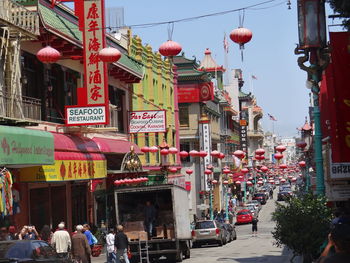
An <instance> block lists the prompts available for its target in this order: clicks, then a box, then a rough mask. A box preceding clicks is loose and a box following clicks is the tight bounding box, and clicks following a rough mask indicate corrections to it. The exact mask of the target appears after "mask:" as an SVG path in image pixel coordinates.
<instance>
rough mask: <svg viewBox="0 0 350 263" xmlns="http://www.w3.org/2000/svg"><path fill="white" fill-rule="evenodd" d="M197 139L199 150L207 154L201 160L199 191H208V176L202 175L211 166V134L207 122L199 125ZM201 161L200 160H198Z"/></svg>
mask: <svg viewBox="0 0 350 263" xmlns="http://www.w3.org/2000/svg"><path fill="white" fill-rule="evenodd" d="M199 137H200V139H199V140H200V150H201V151H205V152H207V153H208V155H207V156H205V157H204V158H203V159H204V160H203V161H202V160H201V165H200V170H201V190H206V191H208V190H209V188H208V185H207V180H208V178H207V177H208V175H206V174H204V171H205V169H206V168H207V167H208V165H209V164H211V155H210V153H211V132H210V125H209V121H203V122H200V123H199ZM200 159H202V158H200Z"/></svg>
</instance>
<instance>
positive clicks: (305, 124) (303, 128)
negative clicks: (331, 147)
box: [299, 118, 312, 131]
mask: <svg viewBox="0 0 350 263" xmlns="http://www.w3.org/2000/svg"><path fill="white" fill-rule="evenodd" d="M299 130H300V131H311V130H312V127H311V125H310V124H309V122H308V121H307V118H305V123H304V125H303V126H302V127H300V128H299Z"/></svg>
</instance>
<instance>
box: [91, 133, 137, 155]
mask: <svg viewBox="0 0 350 263" xmlns="http://www.w3.org/2000/svg"><path fill="white" fill-rule="evenodd" d="M92 140H93V142H94V143H95V144H96V145H97V146H98V148H99V151H100V152H102V153H117V154H118V153H119V154H126V153H127V152H130V147H131V146H134V150H135V153H137V154H141V153H142V152H141V151H140V148H139V147H138V146H137V145H136V144H134V143H132V142H129V141H125V140H114V139H106V138H98V137H94V138H93V139H92Z"/></svg>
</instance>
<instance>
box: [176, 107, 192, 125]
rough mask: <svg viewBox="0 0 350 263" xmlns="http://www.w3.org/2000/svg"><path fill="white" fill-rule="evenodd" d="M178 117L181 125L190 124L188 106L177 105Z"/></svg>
mask: <svg viewBox="0 0 350 263" xmlns="http://www.w3.org/2000/svg"><path fill="white" fill-rule="evenodd" d="M179 119H180V126H181V127H188V126H189V124H190V118H189V110H188V106H179Z"/></svg>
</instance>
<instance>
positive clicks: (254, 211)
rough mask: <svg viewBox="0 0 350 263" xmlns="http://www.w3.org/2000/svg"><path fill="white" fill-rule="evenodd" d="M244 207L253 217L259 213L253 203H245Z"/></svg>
mask: <svg viewBox="0 0 350 263" xmlns="http://www.w3.org/2000/svg"><path fill="white" fill-rule="evenodd" d="M246 209H248V210H250V212H251V213H252V215H253V216H254V217H255V216H258V215H259V210H258V209H256V208H255V206H254V205H247V206H246Z"/></svg>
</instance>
